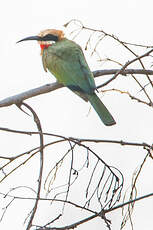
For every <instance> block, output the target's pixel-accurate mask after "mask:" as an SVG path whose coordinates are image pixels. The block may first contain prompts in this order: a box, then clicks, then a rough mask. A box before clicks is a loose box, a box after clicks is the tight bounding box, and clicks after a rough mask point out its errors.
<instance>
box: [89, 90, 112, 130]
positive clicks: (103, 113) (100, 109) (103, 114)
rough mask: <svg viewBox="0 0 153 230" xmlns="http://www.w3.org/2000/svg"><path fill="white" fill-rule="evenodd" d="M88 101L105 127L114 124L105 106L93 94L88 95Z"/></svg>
mask: <svg viewBox="0 0 153 230" xmlns="http://www.w3.org/2000/svg"><path fill="white" fill-rule="evenodd" d="M88 99H89V101H90V103H91V105H92V106H93V108H94V109H95V111H96V112H97V113H98V115H99V117H100V119H101V120H102V122H103V123H104V124H105V125H107V126H110V125H115V124H116V122H115V120H114V118H113V117H112V115H111V114H110V112H109V111H108V109H107V108H106V107H105V105H104V104H103V103H102V101H101V100H100V99H99V97H98V96H97V95H96V94H95V93H94V94H92V95H88Z"/></svg>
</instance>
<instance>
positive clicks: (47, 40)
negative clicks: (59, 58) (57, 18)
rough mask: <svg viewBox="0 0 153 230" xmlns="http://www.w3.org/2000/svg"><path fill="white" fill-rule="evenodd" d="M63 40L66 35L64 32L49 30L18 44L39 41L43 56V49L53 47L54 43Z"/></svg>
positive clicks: (24, 39)
mask: <svg viewBox="0 0 153 230" xmlns="http://www.w3.org/2000/svg"><path fill="white" fill-rule="evenodd" d="M63 38H64V33H63V31H62V30H55V29H47V30H43V31H41V32H40V33H39V34H38V35H36V36H30V37H26V38H23V39H21V40H20V41H18V42H17V43H19V42H23V41H30V40H35V41H38V43H39V45H40V48H41V54H42V52H43V49H45V48H48V47H49V46H51V45H52V42H57V41H60V40H62V39H63Z"/></svg>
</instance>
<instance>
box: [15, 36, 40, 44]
mask: <svg viewBox="0 0 153 230" xmlns="http://www.w3.org/2000/svg"><path fill="white" fill-rule="evenodd" d="M41 39H42V38H41V37H40V36H31V37H27V38H23V39H21V40H20V41H17V43H19V42H23V41H29V40H35V41H41Z"/></svg>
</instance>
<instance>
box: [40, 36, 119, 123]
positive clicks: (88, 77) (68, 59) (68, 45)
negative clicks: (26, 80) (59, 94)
mask: <svg viewBox="0 0 153 230" xmlns="http://www.w3.org/2000/svg"><path fill="white" fill-rule="evenodd" d="M43 65H44V68H45V70H46V69H48V70H49V71H50V72H51V73H52V74H53V75H54V76H55V77H56V79H57V80H58V81H59V82H60V83H62V84H63V85H65V86H67V87H68V88H70V89H71V90H72V91H73V92H74V93H76V94H77V95H79V96H80V97H81V98H83V99H84V100H85V101H88V100H89V101H90V103H91V105H92V106H93V108H94V109H95V111H96V112H97V114H98V115H99V117H100V119H101V120H102V121H103V123H104V124H105V125H114V124H115V123H116V122H115V120H114V118H113V117H112V115H111V114H110V112H109V111H108V110H107V108H106V107H105V105H104V104H103V103H102V102H101V100H100V99H99V98H98V96H97V95H96V94H95V93H94V91H95V88H96V86H95V81H94V78H93V74H92V72H91V71H90V69H89V66H88V64H87V62H86V60H85V57H84V54H83V52H82V50H81V47H80V46H79V45H77V44H76V43H74V42H73V41H69V40H67V39H64V40H62V41H58V42H56V43H55V44H53V45H52V46H50V47H49V48H48V49H45V50H44V53H43Z"/></svg>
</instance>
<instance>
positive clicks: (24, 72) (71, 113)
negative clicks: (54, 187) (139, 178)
mask: <svg viewBox="0 0 153 230" xmlns="http://www.w3.org/2000/svg"><path fill="white" fill-rule="evenodd" d="M152 9H153V2H152V1H150V0H148V1H144V0H141V1H138V0H126V1H122V0H116V1H114V0H103V1H101V0H99V1H98V0H94V1H89V0H84V1H81V0H78V1H72V0H65V1H58V0H56V1H51V0H43V1H40V0H22V1H19V0H14V1H9V0H5V1H2V2H1V3H0V21H1V33H0V50H1V53H0V62H1V69H0V75H1V84H0V92H1V93H0V99H3V98H5V97H9V96H11V95H14V94H18V93H21V92H23V91H26V90H29V89H32V88H35V87H38V86H41V85H43V84H46V83H50V82H54V81H55V79H54V77H52V76H51V75H50V74H49V73H45V72H44V70H43V67H42V63H41V57H40V48H39V46H38V44H37V42H34V41H32V42H27V43H21V44H16V42H17V41H18V40H20V39H22V38H24V37H27V36H31V35H36V34H37V33H39V32H40V31H41V30H43V29H47V28H56V29H58V28H59V29H64V27H63V25H64V24H65V23H66V22H68V21H69V20H71V19H78V20H81V21H82V22H83V24H84V25H86V26H88V27H93V28H97V29H103V30H104V31H106V32H108V33H110V34H114V35H116V36H117V37H119V38H120V39H121V40H123V41H128V42H133V43H141V44H146V45H153V31H152V21H153V16H152V15H153V14H152ZM84 39H86V38H84V37H80V38H78V40H77V42H79V43H80V45H82V46H83V45H84ZM109 44H110V43H108V44H107V46H106V47H102V50H103V51H104V53H103V54H102V57H103V58H106V57H107V56H109V55H110V56H111V55H112V57H117V58H120V59H119V60H122V61H123V63H124V61H125V62H127V61H128V58H126V56H124V55H126V52H125V53H122V51H121V50H120V46H119V45H117V44H115V45H114V46H115V48H114V47H113V46H109ZM82 48H84V47H82ZM138 51H139V54H141V51H140V50H138ZM115 52H116V53H115ZM85 55H86V57H87V61H88V63H89V65H90V66H91V69H92V70H96V69H98V68H99V69H102V68H112V66H111V64H109V65H107V64H106V65H105V64H103V65H101V64H99V63H97V62H96V57H90V52H89V51H86V52H85ZM113 67H114V64H113ZM133 67H134V66H133ZM148 68H151V67H150V66H148ZM119 84H120V85H119ZM126 84H131V88H132V86H133V85H132V84H133V82H132V81H130V80H129V78H128V79H127V83H125V79H124V80H122V79H121V81H119V83H116V85H115V83H114V85H113V84H112V87H115V86H116V87H118V88H119V87H120V86H123V87H124V88H126V86H125V85H126ZM127 88H128V87H127ZM133 92H134V93H135V96H139V93H138V91H134V90H133ZM150 93H151V92H150ZM152 95H153V94H152ZM100 97H101V98H102V100H103V101H104V103H105V105H107V107H108V108H109V110H110V111H111V113H112V114H113V116H114V117H115V119H116V122H117V125H116V126H114V127H105V126H104V125H103V124H101V121H100V120H99V118H98V116H97V114H96V113H95V112H94V111H93V110H92V109H91V111H90V113H89V114H88V112H89V110H90V105H89V104H88V103H85V102H83V101H82V100H81V99H79V98H78V97H77V96H76V95H73V93H72V92H70V91H69V90H67V89H60V90H56V91H54V92H52V93H50V94H46V95H42V96H38V97H35V98H32V99H30V100H28V101H27V102H28V103H29V104H30V105H31V106H32V107H33V108H34V109H35V110H36V111H37V112H38V114H39V116H40V119H41V122H42V124H43V130H44V131H45V132H51V133H56V134H61V135H65V136H73V137H82V138H101V139H116V140H121V139H122V140H125V141H133V142H147V143H148V144H151V142H152V130H153V121H152V110H151V108H149V107H147V106H146V107H145V106H144V105H142V104H138V103H137V102H133V101H131V100H130V99H129V98H128V97H127V96H123V95H119V94H114V93H108V94H105V95H104V96H100ZM144 119H145V122H144ZM0 126H1V127H6V128H12V129H19V130H35V125H34V124H33V122H32V119H31V118H29V117H27V116H26V115H25V114H23V113H22V112H21V111H19V110H18V109H17V108H16V107H15V106H11V107H9V108H1V111H0ZM8 138H9V141H8ZM20 138H21V137H19V136H17V137H15V136H13V137H12V136H11V135H10V134H7V133H6V134H4V133H2V134H1V142H2V143H1V150H2V153H3V154H8V153H9V154H11V152H13V153H16V154H17V153H19V152H20V151H22V152H23V151H24V150H26V149H28V148H30V146H31V145H32V146H35V145H33V140H31V139H30V138H28V140H27V139H25V140H24V138H23V137H22V138H21V139H20ZM8 143H10V144H9V145H8ZM102 147H103V146H102V145H101V146H100V147H98V146H96V147H95V149H96V151H97V152H99V153H100V152H101V151H102V152H103V153H104V157H103V159H104V160H105V161H106V162H108V164H111V165H114V166H115V167H118V168H119V169H120V170H121V171H122V172H123V174H124V177H125V183H126V188H127V187H128V186H130V179H131V178H132V173H133V171H134V170H135V168H136V167H137V166H139V164H140V163H141V162H142V160H143V158H144V156H145V152H143V151H142V150H140V149H137V148H133V149H132V148H130V147H129V148H125V147H122V146H121V147H116V146H113V145H111V146H106V148H105V147H103V148H102ZM31 170H33V168H32V167H31V168H30V169H29V170H28V171H24V170H23V172H22V175H23V177H25V173H26V175H27V174H28V173H29V175H30V173H31ZM151 170H152V169H151V161H150V163H148V166H147V168H146V171H145V172H144V179H143V183H144V184H143V185H142V186H140V193H139V195H144V194H147V193H151V192H152V188H153V181H152V178H151V176H150V175H152V171H151ZM29 175H28V176H29ZM148 175H149V176H148ZM148 177H149V179H148ZM126 178H127V180H126ZM25 181H27V179H26V178H25ZM29 183H33V182H29ZM1 186H2V187H0V191H4V192H7V191H8V190H7V189H10V188H12V187H13V186H14V183H13V182H11V180H8V182H6V183H4V184H3V185H1ZM143 206H144V207H143ZM12 210H13V209H12ZM18 212H19V210H18V209H16V213H15V216H14V212H13V214H12V211H11V209H10V211H8V216H6V218H8V221H6V219H5V220H3V222H1V223H0V228H1V229H9V226H11V227H12V228H14V229H16V230H21V229H25V226H23V225H22V223H23V221H22V223H20V224H21V225H19V226H18V221H19V220H17V219H16V215H17V213H18ZM135 213H136V214H135V215H134V218H135V219H134V220H135V222H136V225H135V229H147V230H150V229H152V217H153V216H152V213H153V201H152V198H150V199H149V201H146V202H143V201H142V205H139V204H138V208H136V210H135ZM117 215H119V212H117V214H116V213H115V212H114V213H112V214H111V215H110V216H109V217H110V218H111V219H112V226H114V227H112V229H119V222H118V221H117V220H116V218H117ZM22 218H23V220H24V216H22ZM10 223H11V225H9V224H10ZM94 224H95V225H92V224H91V226H90V227H89V229H93V226H96V221H95V223H94ZM98 224H99V222H98ZM98 226H99V225H98ZM98 226H97V227H96V228H97V229H98ZM78 229H79V228H78ZM80 229H85V227H84V226H82V227H80ZM125 229H129V226H128V227H127V228H126V227H125Z"/></svg>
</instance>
